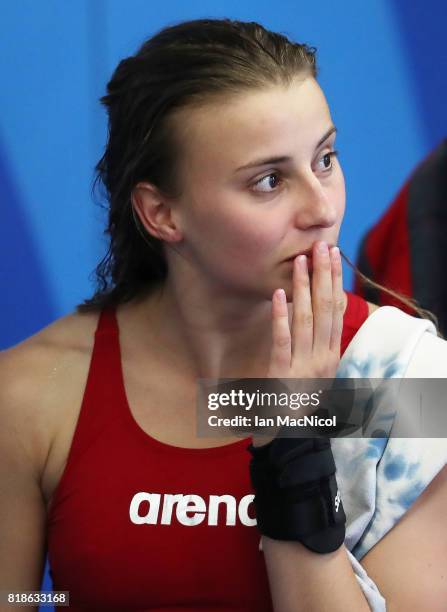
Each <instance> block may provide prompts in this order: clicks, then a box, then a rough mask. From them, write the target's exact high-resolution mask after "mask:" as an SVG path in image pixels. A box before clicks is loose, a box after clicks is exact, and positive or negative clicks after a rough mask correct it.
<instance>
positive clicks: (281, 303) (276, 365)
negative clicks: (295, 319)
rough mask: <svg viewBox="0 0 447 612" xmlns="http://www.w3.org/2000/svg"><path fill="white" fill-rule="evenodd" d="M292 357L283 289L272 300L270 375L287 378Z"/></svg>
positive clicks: (276, 292) (287, 313)
mask: <svg viewBox="0 0 447 612" xmlns="http://www.w3.org/2000/svg"><path fill="white" fill-rule="evenodd" d="M291 357H292V341H291V336H290V327H289V312H288V309H287V298H286V294H285V292H284V289H277V290H276V291H275V292H274V294H273V300H272V351H271V355H270V370H271V372H270V375H273V376H278V377H279V376H288V373H289V368H290V361H291Z"/></svg>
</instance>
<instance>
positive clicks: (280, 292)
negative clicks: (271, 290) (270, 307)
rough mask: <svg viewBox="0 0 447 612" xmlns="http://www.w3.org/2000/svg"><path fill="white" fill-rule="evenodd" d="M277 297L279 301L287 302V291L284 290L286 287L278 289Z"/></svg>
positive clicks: (281, 302)
mask: <svg viewBox="0 0 447 612" xmlns="http://www.w3.org/2000/svg"><path fill="white" fill-rule="evenodd" d="M276 297H277V298H278V302H279V303H280V304H285V302H286V292H285V291H284V289H278V291H277V292H276Z"/></svg>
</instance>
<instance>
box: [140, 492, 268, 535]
mask: <svg viewBox="0 0 447 612" xmlns="http://www.w3.org/2000/svg"><path fill="white" fill-rule="evenodd" d="M162 498H163V499H162ZM253 499H254V495H253V494H250V495H244V497H242V498H241V500H240V501H239V504H238V503H237V500H236V498H235V497H234V496H233V495H210V496H209V502H208V507H207V504H206V502H205V500H204V499H203V497H200V495H194V494H192V493H191V494H188V495H183V494H181V493H178V494H175V495H174V494H171V493H165V494H164V495H161V494H160V493H147V492H146V491H140V492H139V493H135V495H134V496H133V497H132V500H131V502H130V506H129V517H130V520H131V521H132V523H134V524H135V525H157V524H160V525H170V524H171V523H172V515H173V513H174V509H175V516H176V519H177V521H178V522H179V523H180V524H181V525H185V526H186V527H195V526H196V525H200V524H201V523H203V521H204V520H205V518H206V519H207V523H208V525H217V524H218V522H219V506H220V505H222V506H223V507H225V509H226V512H225V524H226V525H229V526H234V525H236V519H237V517H238V518H239V521H240V522H241V523H242V525H245V526H247V527H254V526H255V525H256V519H255V518H250V516H249V514H248V510H249V506H250V504H251V503H252V502H253ZM142 504H144V505H145V506H148V509H147V511H146V514H143V515H141V514H140V506H141V505H142ZM160 508H161V513H160ZM160 514H161V516H160Z"/></svg>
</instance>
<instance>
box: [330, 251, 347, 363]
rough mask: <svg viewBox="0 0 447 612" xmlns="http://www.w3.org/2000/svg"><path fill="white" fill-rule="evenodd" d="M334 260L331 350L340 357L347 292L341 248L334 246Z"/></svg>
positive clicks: (332, 253) (332, 254) (331, 254)
mask: <svg viewBox="0 0 447 612" xmlns="http://www.w3.org/2000/svg"><path fill="white" fill-rule="evenodd" d="M330 258H331V262H332V288H333V293H334V313H333V319H332V333H331V340H330V343H329V350H330V351H332V352H333V353H335V354H336V355H337V357H338V358H340V343H341V334H342V331H343V315H344V309H345V294H344V291H343V270H342V265H341V257H340V249H339V248H338V247H333V248H332V249H331V251H330Z"/></svg>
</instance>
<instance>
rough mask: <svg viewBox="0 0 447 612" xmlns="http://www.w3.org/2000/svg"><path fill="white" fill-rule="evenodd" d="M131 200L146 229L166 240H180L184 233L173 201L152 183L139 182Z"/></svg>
mask: <svg viewBox="0 0 447 612" xmlns="http://www.w3.org/2000/svg"><path fill="white" fill-rule="evenodd" d="M131 202H132V206H133V209H134V211H135V213H136V214H137V215H138V218H139V220H140V222H141V224H142V225H143V227H144V228H145V230H146V231H147V232H148V233H149V234H150V235H151V236H154V237H155V238H158V239H159V240H163V241H164V242H179V241H180V240H182V238H183V235H182V232H181V229H180V227H179V223H178V220H177V218H176V215H174V214H173V207H172V202H171V200H170V199H169V198H167V197H166V196H165V195H164V194H162V193H161V192H160V191H159V190H158V189H157V188H156V187H155V186H154V185H151V183H138V184H137V185H136V186H135V187H134V188H133V190H132V196H131Z"/></svg>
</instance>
